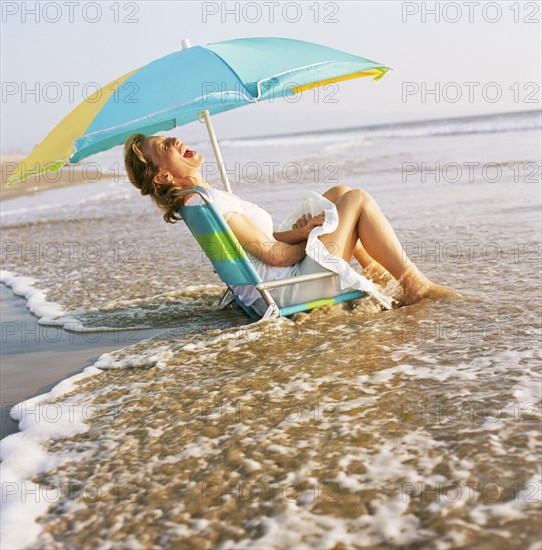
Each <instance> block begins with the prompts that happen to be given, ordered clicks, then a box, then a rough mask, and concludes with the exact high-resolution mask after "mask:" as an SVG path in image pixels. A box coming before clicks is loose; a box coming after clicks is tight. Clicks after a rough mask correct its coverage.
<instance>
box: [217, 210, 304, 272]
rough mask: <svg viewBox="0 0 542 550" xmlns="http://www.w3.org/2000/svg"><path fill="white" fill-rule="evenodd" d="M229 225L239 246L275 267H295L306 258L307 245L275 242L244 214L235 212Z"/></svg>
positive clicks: (230, 218) (229, 219)
mask: <svg viewBox="0 0 542 550" xmlns="http://www.w3.org/2000/svg"><path fill="white" fill-rule="evenodd" d="M228 225H229V226H230V228H231V230H232V231H233V233H234V235H235V236H236V237H237V240H238V241H239V244H240V245H241V246H242V247H243V249H244V250H245V251H246V252H250V253H251V254H252V255H254V256H256V258H258V259H259V260H261V261H262V262H263V263H265V264H267V265H271V266H273V267H284V266H287V265H294V264H296V263H297V262H300V261H301V260H302V259H303V258H304V257H305V243H304V242H302V243H299V244H288V243H286V242H280V241H275V240H273V239H272V238H271V237H269V236H268V235H266V234H265V233H264V232H263V231H262V230H261V229H260V227H259V226H258V225H257V224H255V223H254V222H253V221H252V220H251V219H250V218H247V216H245V215H244V214H239V213H238V212H234V213H233V214H232V215H231V216H230V217H229V218H228Z"/></svg>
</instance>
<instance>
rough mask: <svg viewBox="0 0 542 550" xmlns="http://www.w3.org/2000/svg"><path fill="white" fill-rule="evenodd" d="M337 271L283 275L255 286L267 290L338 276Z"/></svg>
mask: <svg viewBox="0 0 542 550" xmlns="http://www.w3.org/2000/svg"><path fill="white" fill-rule="evenodd" d="M338 276H339V275H338V274H337V273H333V272H332V271H329V272H319V273H307V274H306V275H298V276H297V277H285V278H284V279H275V280H274V281H268V282H263V283H260V284H258V285H255V287H256V288H257V289H258V290H269V289H270V288H277V287H280V286H285V285H295V284H297V283H306V282H307V281H317V280H319V279H327V278H328V277H338Z"/></svg>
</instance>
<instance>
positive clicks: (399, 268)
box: [320, 189, 453, 304]
mask: <svg viewBox="0 0 542 550" xmlns="http://www.w3.org/2000/svg"><path fill="white" fill-rule="evenodd" d="M335 204H336V206H337V211H338V213H339V226H338V227H337V229H336V230H335V231H334V232H333V233H329V234H327V235H322V236H320V240H321V241H322V243H323V244H324V245H325V246H326V248H327V249H328V250H329V252H330V253H331V254H333V255H334V256H339V257H341V258H343V259H344V260H345V261H347V262H350V260H351V259H352V255H353V253H354V249H355V246H356V243H357V242H358V239H359V241H361V245H362V246H363V248H364V249H365V250H366V251H367V254H368V255H369V256H370V257H371V258H374V259H375V260H376V261H377V262H378V263H379V264H381V265H382V266H384V267H385V268H386V269H387V270H388V271H389V272H390V273H391V274H392V275H393V276H394V277H395V278H396V279H397V280H398V281H399V284H400V285H401V286H402V287H403V294H404V296H403V301H404V303H406V304H409V303H412V302H414V301H416V300H419V299H421V298H423V297H425V296H433V297H439V296H445V295H450V294H452V293H453V291H451V290H450V289H447V288H445V287H441V286H440V285H436V284H435V283H432V282H431V281H430V280H429V279H427V278H426V277H425V276H424V275H423V274H422V273H421V272H420V271H419V270H418V269H417V267H416V266H415V265H414V264H413V263H412V261H411V260H410V259H409V258H408V256H407V255H406V253H405V252H404V250H403V248H402V246H401V243H400V242H399V239H398V238H397V235H396V234H395V231H394V230H393V228H392V227H391V225H390V223H389V221H388V220H387V219H386V217H385V216H384V214H383V213H382V211H381V210H380V208H379V206H378V204H377V203H376V202H375V200H374V199H373V198H372V197H371V195H369V193H367V192H366V191H362V190H361V189H350V190H348V191H346V192H344V193H342V194H341V196H339V197H338V199H337V201H336V203H335Z"/></svg>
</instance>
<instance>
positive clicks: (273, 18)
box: [0, 0, 542, 154]
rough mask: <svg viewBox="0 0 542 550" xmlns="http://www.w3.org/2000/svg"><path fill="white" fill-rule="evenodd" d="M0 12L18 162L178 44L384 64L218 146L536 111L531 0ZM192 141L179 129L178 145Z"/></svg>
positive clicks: (230, 125)
mask: <svg viewBox="0 0 542 550" xmlns="http://www.w3.org/2000/svg"><path fill="white" fill-rule="evenodd" d="M1 8H2V14H1V15H2V20H1V42H0V44H1V55H0V61H1V69H0V77H1V80H2V102H1V104H0V106H1V113H0V114H1V116H0V119H1V129H0V130H1V134H0V137H1V152H2V154H15V153H23V154H26V153H29V152H30V151H31V150H32V149H33V147H34V146H35V145H36V144H37V143H38V142H39V141H41V139H43V138H44V137H45V136H46V135H47V133H48V132H49V131H50V130H51V129H52V128H53V127H54V126H55V125H56V124H57V123H58V122H59V121H60V120H61V119H62V118H63V117H64V116H65V115H66V114H68V113H69V112H70V111H71V110H72V109H73V108H74V107H75V106H76V105H77V104H78V103H80V102H81V101H83V99H84V98H85V97H86V96H87V95H89V94H90V93H92V92H93V91H95V89H96V86H103V85H105V84H107V83H108V82H110V81H112V80H114V79H115V78H117V77H119V76H120V75H122V74H124V73H126V72H128V71H130V70H132V69H134V68H137V67H141V66H143V65H145V64H147V63H149V62H151V61H152V60H154V59H156V58H158V57H161V56H164V55H167V54H169V53H171V52H174V51H176V50H179V49H181V42H182V39H184V38H189V39H190V40H191V43H192V45H205V44H207V43H211V42H218V41H222V40H230V39H234V38H241V37H253V36H275V37H286V38H295V39H299V40H307V41H311V42H318V43H320V44H323V45H326V46H330V47H332V48H336V49H340V50H344V51H346V52H348V53H351V54H354V55H359V56H361V57H365V58H368V59H371V60H374V61H378V62H381V63H383V64H385V65H387V66H389V67H392V68H393V71H390V72H389V73H388V74H387V75H386V76H385V77H384V78H383V79H382V80H381V81H380V82H377V83H373V82H372V81H371V80H370V79H369V78H364V79H356V80H350V81H346V82H342V83H340V84H339V85H337V86H336V87H334V88H333V89H326V90H323V89H320V90H321V93H320V94H319V95H318V96H317V95H316V94H315V92H308V93H305V94H303V95H302V97H300V98H299V99H298V101H296V102H288V101H285V100H280V101H276V102H274V103H272V104H271V103H267V104H265V103H262V104H260V105H255V106H249V107H245V108H243V109H236V110H233V111H229V112H227V113H222V114H220V115H216V116H215V117H213V124H214V127H215V131H216V134H217V136H218V137H219V139H221V138H222V139H226V138H235V137H248V136H261V135H267V134H281V133H293V132H300V131H304V130H310V131H314V130H319V129H322V130H325V129H332V128H345V127H358V126H364V125H372V124H380V123H391V122H404V121H413V120H429V119H436V118H448V117H459V116H468V115H478V114H490V113H498V112H512V111H525V110H533V109H540V102H541V100H540V87H541V80H542V75H541V71H542V68H541V67H542V60H541V56H542V54H541V52H542V41H541V25H540V21H541V16H542V14H541V3H540V2H539V1H514V2H485V1H482V0H479V1H471V2H467V1H466V2H411V1H400V0H389V1H378V2H373V1H347V2H330V1H321V2H317V1H314V0H310V1H307V2H302V1H292V2H279V1H276V0H275V1H263V2H254V1H249V2H240V1H237V2H215V1H212V2H185V1H177V2H173V1H170V2H161V1H153V2H150V1H148V2H141V1H137V2H113V1H111V2H110V1H105V2H100V3H97V2H84V1H73V2H67V1H58V2H50V1H47V2H35V1H30V2H10V1H2V3H1ZM70 83H71V84H70ZM431 90H433V92H434V93H430V92H431ZM204 131H205V130H204V127H203V125H202V124H198V123H192V124H189V125H187V126H186V127H184V128H182V135H183V137H184V138H185V139H199V138H200V137H202V136H204Z"/></svg>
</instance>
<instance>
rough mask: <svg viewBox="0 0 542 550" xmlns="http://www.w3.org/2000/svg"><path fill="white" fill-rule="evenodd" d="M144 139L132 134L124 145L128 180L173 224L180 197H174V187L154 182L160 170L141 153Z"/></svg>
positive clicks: (142, 135)
mask: <svg viewBox="0 0 542 550" xmlns="http://www.w3.org/2000/svg"><path fill="white" fill-rule="evenodd" d="M146 137H147V136H145V135H144V134H133V135H131V136H130V137H129V138H128V139H127V140H126V142H125V143H124V166H125V168H126V172H127V173H128V178H129V179H130V181H131V182H132V184H133V185H134V186H135V187H137V188H138V189H139V191H140V192H141V194H142V195H150V196H151V199H152V200H153V201H154V202H155V204H156V205H157V206H158V208H160V210H162V212H163V213H164V220H165V221H166V222H167V223H175V222H177V220H178V219H179V218H178V217H176V214H177V211H178V209H179V206H180V205H181V204H182V197H176V196H175V192H176V191H178V189H177V188H176V187H172V186H170V185H160V184H158V183H156V182H155V181H154V178H155V177H156V176H157V175H158V173H159V171H160V170H159V167H158V166H156V165H155V164H153V163H152V162H151V161H149V160H147V159H146V158H145V157H144V156H143V153H142V152H141V147H142V146H143V140H145V138H146Z"/></svg>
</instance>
